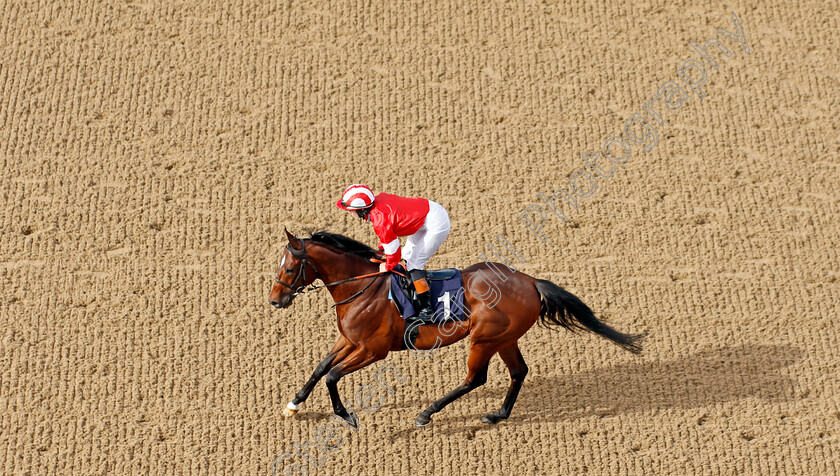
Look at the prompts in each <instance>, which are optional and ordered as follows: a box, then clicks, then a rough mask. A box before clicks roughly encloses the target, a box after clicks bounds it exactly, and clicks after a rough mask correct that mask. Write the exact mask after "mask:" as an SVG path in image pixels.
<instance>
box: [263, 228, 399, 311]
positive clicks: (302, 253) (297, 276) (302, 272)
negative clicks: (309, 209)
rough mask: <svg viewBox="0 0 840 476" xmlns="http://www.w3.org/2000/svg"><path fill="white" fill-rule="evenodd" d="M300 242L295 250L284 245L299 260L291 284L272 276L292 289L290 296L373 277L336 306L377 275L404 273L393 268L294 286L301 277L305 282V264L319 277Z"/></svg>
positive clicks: (348, 299)
mask: <svg viewBox="0 0 840 476" xmlns="http://www.w3.org/2000/svg"><path fill="white" fill-rule="evenodd" d="M300 244H301V249H300V250H296V249H294V248H292V245H291V243H290V244H288V245H286V250H288V251H289V253H291V255H292V256H294V257H295V258H298V259H300V260H301V264H300V268H299V269H298V272H297V273H296V274H295V279H294V280H292V284H286V283H284V282H283V281H280V278H278V277H277V276H275V277H274V281H276V282H278V283H280V284H282V285H283V286H286V287H287V288H289V289H291V290H292V296H297V295H298V294H304V293H305V292H306V291H317V290H318V289H323V288H328V287H330V286H338V285H339V284H344V283H349V282H351V281H358V280H360V279H365V278H373V279H372V280H371V281H370V282H369V283H368V284H367V286H365V287H364V288H362V290H361V291H359V292H357V293H356V294H354V295H352V296H350V297H349V298H347V299H344V300H342V301H341V302H337V303H335V304H333V305H332V307H336V306H340V305H341V304H347V303H348V302H350V301H352V300H354V299H356V298H357V297H359V296H361V295H362V294H364V292H365V291H367V290H368V288H369V287H371V285H372V284H373V283H374V282H376V280H377V279H378V278H379V276H381V275H383V274H387V273H396V274H398V275H400V276H403V277H404V276H405V275H404V274H402V273H400V272H399V271H394V270H391V271H379V272H376V273H369V274H363V275H361V276H353V277H352V278H347V279H341V280H339V281H333V282H331V283H326V284H323V285H321V286H315V285H314V284H310V285H309V287H307V286H306V285H304V284H301V285H300V286H298V287H297V288H295V287H294V286H295V283H297V282H298V280H299V279H301V277H302V278H303V279H302V280H301V282H306V266H307V265H309V266H311V267H312V269H313V270H314V271H315V276H316V277H318V278H320V276H319V275H318V268H316V267H315V265H314V264H312V263H310V262H309V261H308V260H307V257H308V256H307V254H306V240H304V239H301V240H300ZM371 261H372V262H374V263H376V262H380V263H381V261H379V260H376V259H374V258H371Z"/></svg>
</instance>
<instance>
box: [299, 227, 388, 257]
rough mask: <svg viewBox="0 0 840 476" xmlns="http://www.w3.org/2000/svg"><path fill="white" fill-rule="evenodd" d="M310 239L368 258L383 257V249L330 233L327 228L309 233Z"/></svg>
mask: <svg viewBox="0 0 840 476" xmlns="http://www.w3.org/2000/svg"><path fill="white" fill-rule="evenodd" d="M309 239H310V240H312V241H314V242H317V243H323V244H325V245H329V246H332V247H333V248H337V249H339V250H341V251H346V252H347V253H350V254H353V255H356V256H358V257H360V258H364V259H366V260H369V259H370V258H377V259H379V258H382V252H381V251H379V250H376V249H373V248H371V247H370V246H368V245H366V244H364V243H362V242H360V241H356V240H354V239H353V238H349V237H346V236H344V235H340V234H338V233H330V232H328V231H326V230H321V231H316V232H312V233H310V234H309Z"/></svg>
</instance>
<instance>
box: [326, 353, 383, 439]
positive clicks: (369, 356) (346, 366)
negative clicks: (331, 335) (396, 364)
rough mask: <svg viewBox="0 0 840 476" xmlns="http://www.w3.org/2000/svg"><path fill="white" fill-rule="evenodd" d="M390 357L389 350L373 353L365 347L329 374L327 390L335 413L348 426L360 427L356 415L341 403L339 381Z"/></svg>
mask: <svg viewBox="0 0 840 476" xmlns="http://www.w3.org/2000/svg"><path fill="white" fill-rule="evenodd" d="M386 355H388V351H387V349H386V350H385V351H384V352H371V351H370V350H368V349H366V348H365V347H364V345H361V346H359V347H357V348H356V349H355V350H354V351H353V352H351V353H350V355H348V356H347V358H346V359H344V360H343V361H342V362H341V363H339V364H337V365H335V366H334V367H333V369H332V370H330V371H329V373H327V378H326V379H325V380H324V382H325V383H326V384H327V389H328V390H329V391H330V400H332V405H333V411H334V412H335V414H336V415H338V416H339V417H341V418H343V419H344V421H346V422H347V423H348V424H350V425H351V426H352V427H354V428H358V427H359V420H358V419H357V418H356V415H355V414H354V413H348V412H347V408H345V407H344V404H343V403H342V402H341V397H340V396H339V395H338V381H339V380H341V377H344V376H345V375H347V374H349V373H351V372H354V371H356V370H359V369H361V368H364V367H367V366H368V365H370V364H372V363H374V362H376V361H378V360H382V359H384V358H385V356H386Z"/></svg>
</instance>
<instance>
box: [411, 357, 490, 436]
mask: <svg viewBox="0 0 840 476" xmlns="http://www.w3.org/2000/svg"><path fill="white" fill-rule="evenodd" d="M495 353H496V347H495V346H491V345H489V344H482V345H473V346H471V347H470V356H469V358H468V359H467V369H468V371H467V379H466V380H465V381H464V383H463V384H462V385H459V386H458V387H457V388H455V390H452V391H451V392H449V393H447V394H446V395H444V397H443V398H441V399H440V400H437V401H435V402H434V403H432V404H431V405H429V408H427V409H425V410H423V411H422V412H420V414H419V415H417V419H416V420H415V421H414V424H415V425H417V426H426V425H428V424H429V423H430V422H431V421H432V415H434V414H435V413H437V412H439V411H441V410H443V408H444V407H445V406H447V405H449V404H450V403H452V402H454V401H455V400H457V399H458V398H460V397H462V396H464V395H466V394H467V393H469V392H470V391H471V390H473V389H476V388H478V387H480V386H482V385H484V383H485V382H487V366H488V364H489V363H490V357H492V356H493V354H495Z"/></svg>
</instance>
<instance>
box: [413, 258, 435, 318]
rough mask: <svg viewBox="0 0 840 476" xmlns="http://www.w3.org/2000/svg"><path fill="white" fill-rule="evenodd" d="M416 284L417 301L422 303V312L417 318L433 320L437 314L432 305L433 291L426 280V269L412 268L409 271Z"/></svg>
mask: <svg viewBox="0 0 840 476" xmlns="http://www.w3.org/2000/svg"><path fill="white" fill-rule="evenodd" d="M408 274H409V276H411V280H412V283H413V284H414V291H416V292H417V302H418V303H419V304H420V312H419V313H418V314H417V318H418V319H420V320H423V321H430V322H431V321H432V319H433V318H434V316H435V308H434V306H432V293H431V291H430V290H429V282H428V281H426V271H425V270H422V269H412V270H411V271H409V272H408Z"/></svg>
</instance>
